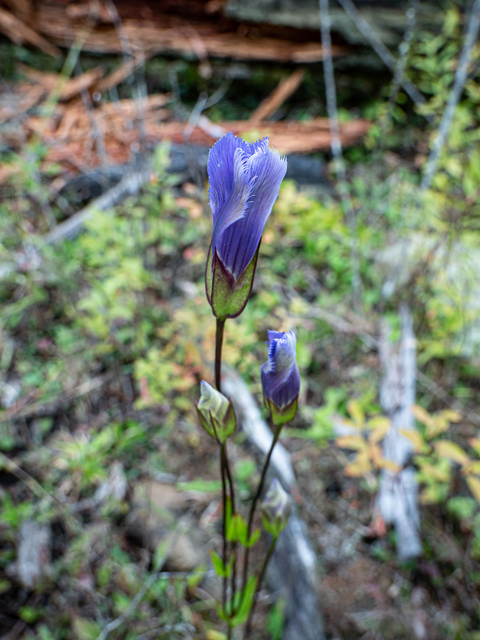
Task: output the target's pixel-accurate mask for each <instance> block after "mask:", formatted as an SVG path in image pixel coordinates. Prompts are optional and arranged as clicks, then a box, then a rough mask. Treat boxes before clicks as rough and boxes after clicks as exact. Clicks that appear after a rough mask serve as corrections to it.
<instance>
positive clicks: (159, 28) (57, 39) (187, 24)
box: [36, 3, 347, 63]
mask: <svg viewBox="0 0 480 640" xmlns="http://www.w3.org/2000/svg"><path fill="white" fill-rule="evenodd" d="M155 18H156V20H155V21H151V20H138V19H137V20H131V19H124V20H123V21H122V30H121V31H122V33H121V34H120V33H119V32H118V30H117V29H116V28H115V26H114V25H109V24H105V23H102V24H100V25H96V26H95V27H93V29H92V30H91V32H90V34H89V35H88V37H87V38H86V39H85V41H84V43H83V47H82V48H83V50H84V51H89V52H95V53H116V54H121V53H123V52H124V45H123V43H122V39H126V40H127V39H128V42H129V43H130V45H131V46H132V47H133V48H135V49H140V50H141V51H143V52H145V54H146V55H153V54H156V53H173V54H180V55H182V56H191V57H197V58H198V57H199V56H198V53H199V51H200V49H201V55H202V56H203V55H204V53H205V54H206V55H208V56H216V57H223V58H233V59H236V60H270V61H274V62H295V63H312V62H319V61H320V60H321V59H322V56H323V49H322V46H321V44H320V43H318V42H295V41H290V40H285V39H280V38H271V37H262V38H259V39H254V38H250V37H248V36H247V35H241V33H240V34H239V33H237V31H236V30H235V31H230V32H225V31H224V30H222V29H220V28H219V27H218V26H217V25H216V24H215V23H214V22H212V21H209V20H207V21H202V22H200V21H192V20H189V21H186V20H185V19H183V18H182V17H181V16H179V15H177V16H174V17H173V18H172V16H171V15H168V14H165V15H161V14H160V13H156V15H155ZM87 19H88V18H84V19H81V18H75V19H72V18H70V17H69V15H68V14H67V12H66V10H65V6H64V5H60V4H45V3H41V4H40V6H39V8H38V10H37V13H36V27H37V29H38V30H39V31H40V32H41V33H42V34H43V35H44V36H45V37H46V38H48V40H49V41H50V42H54V43H55V44H57V45H59V46H63V47H64V46H67V47H69V46H71V45H72V44H73V42H74V41H75V39H76V38H78V37H79V36H80V35H81V34H83V33H84V29H85V23H86V20H87ZM247 31H248V29H247ZM199 42H201V48H199ZM332 49H333V51H332V54H333V55H334V56H337V55H342V54H345V53H346V52H347V50H346V49H345V48H344V47H338V46H336V47H332Z"/></svg>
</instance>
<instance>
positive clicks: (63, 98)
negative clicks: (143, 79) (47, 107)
mask: <svg viewBox="0 0 480 640" xmlns="http://www.w3.org/2000/svg"><path fill="white" fill-rule="evenodd" d="M17 69H18V71H20V73H22V74H23V75H24V76H26V77H27V78H28V79H29V80H32V81H33V82H36V83H37V84H39V85H40V86H41V87H42V88H43V89H44V90H45V93H47V92H48V93H50V91H52V90H53V89H54V88H55V86H56V84H57V83H58V82H59V81H61V77H60V76H59V75H58V74H57V73H48V72H46V71H39V70H38V69H33V68H32V67H28V66H27V65H25V64H22V63H21V62H20V63H18V64H17ZM104 73H105V70H104V69H103V67H101V66H99V67H95V68H93V69H89V70H88V71H85V73H82V74H81V75H79V76H77V77H75V78H70V79H68V80H66V81H65V83H64V84H63V86H62V89H61V91H60V95H59V96H58V99H59V101H60V102H68V101H69V100H71V99H72V98H75V97H77V96H78V95H80V94H81V93H82V91H86V90H87V89H90V88H91V87H93V85H95V83H97V82H98V80H99V79H100V78H101V77H102V76H103V75H104Z"/></svg>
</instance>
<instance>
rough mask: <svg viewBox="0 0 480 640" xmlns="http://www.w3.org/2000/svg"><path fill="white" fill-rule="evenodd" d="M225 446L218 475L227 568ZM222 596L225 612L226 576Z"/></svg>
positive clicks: (222, 449)
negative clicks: (219, 476) (220, 480)
mask: <svg viewBox="0 0 480 640" xmlns="http://www.w3.org/2000/svg"><path fill="white" fill-rule="evenodd" d="M224 449H225V445H224V444H223V445H220V473H221V476H222V508H223V552H222V562H223V567H224V568H225V567H226V566H227V552H228V550H227V482H226V478H225V476H226V472H225V464H224V458H225V453H224ZM222 591H223V594H222V605H223V610H224V611H225V606H226V604H227V576H223V589H222Z"/></svg>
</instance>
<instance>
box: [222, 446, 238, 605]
mask: <svg viewBox="0 0 480 640" xmlns="http://www.w3.org/2000/svg"><path fill="white" fill-rule="evenodd" d="M223 456H224V467H225V472H226V477H227V480H228V486H229V488H230V500H231V503H232V515H235V491H234V487H233V479H232V474H231V472H230V465H229V462H228V456H227V444H226V443H225V444H224V445H223ZM232 554H233V567H232V593H231V599H232V604H233V601H234V599H235V591H236V582H237V543H236V542H233V543H232Z"/></svg>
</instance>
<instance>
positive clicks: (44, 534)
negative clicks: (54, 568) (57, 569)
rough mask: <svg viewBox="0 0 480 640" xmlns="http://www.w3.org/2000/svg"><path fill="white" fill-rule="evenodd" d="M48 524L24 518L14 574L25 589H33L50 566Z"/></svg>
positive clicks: (50, 535) (49, 529) (50, 532)
mask: <svg viewBox="0 0 480 640" xmlns="http://www.w3.org/2000/svg"><path fill="white" fill-rule="evenodd" d="M51 539H52V530H51V528H50V524H48V523H39V522H35V521H33V520H24V522H22V524H21V526H20V532H19V537H18V553H17V563H16V574H17V577H18V580H19V582H20V583H21V584H22V585H23V586H24V587H25V588H26V589H33V588H34V586H35V585H36V583H37V582H38V580H39V579H40V578H42V577H43V576H44V575H45V573H46V570H47V569H48V567H49V566H50V544H51Z"/></svg>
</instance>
